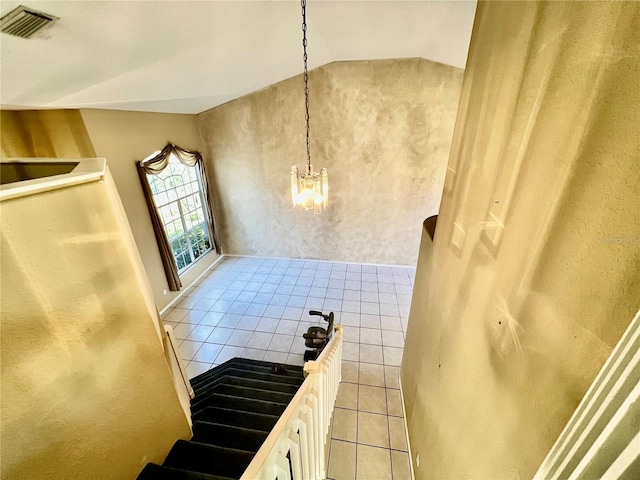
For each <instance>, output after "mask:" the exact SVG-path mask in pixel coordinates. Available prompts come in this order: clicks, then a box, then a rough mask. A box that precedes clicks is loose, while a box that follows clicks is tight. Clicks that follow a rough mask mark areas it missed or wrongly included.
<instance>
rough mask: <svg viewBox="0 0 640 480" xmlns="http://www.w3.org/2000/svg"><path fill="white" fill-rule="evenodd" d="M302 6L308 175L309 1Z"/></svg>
mask: <svg viewBox="0 0 640 480" xmlns="http://www.w3.org/2000/svg"><path fill="white" fill-rule="evenodd" d="M300 4H301V5H302V48H303V51H304V55H303V56H302V59H303V60H304V109H305V118H306V120H307V173H311V144H310V142H309V73H308V71H307V0H300Z"/></svg>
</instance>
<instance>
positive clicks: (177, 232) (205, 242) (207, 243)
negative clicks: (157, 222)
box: [147, 156, 211, 271]
mask: <svg viewBox="0 0 640 480" xmlns="http://www.w3.org/2000/svg"><path fill="white" fill-rule="evenodd" d="M199 177H200V173H199V171H198V169H197V167H188V166H186V165H184V164H182V163H181V162H180V161H179V160H178V159H177V158H175V157H173V156H171V157H170V158H169V166H168V167H167V168H165V169H164V170H163V171H162V172H161V173H160V174H159V175H148V176H147V180H148V182H149V186H150V188H151V191H152V193H153V197H154V201H155V203H156V206H157V207H158V211H159V213H160V217H161V220H162V223H163V224H164V227H165V231H166V233H167V237H168V238H169V242H170V245H171V250H172V252H173V254H174V257H175V259H176V263H177V265H178V270H179V271H181V270H184V269H185V268H187V267H188V266H189V265H190V264H191V263H192V262H193V261H194V260H195V259H197V258H199V257H201V256H202V255H203V254H204V253H205V252H207V251H209V250H210V249H211V238H210V234H209V230H208V228H207V224H206V221H205V219H206V218H207V215H206V214H205V210H204V208H206V207H205V206H204V205H203V204H202V197H201V192H200V189H201V185H200V180H199ZM185 229H186V232H185ZM186 235H189V242H187V237H186Z"/></svg>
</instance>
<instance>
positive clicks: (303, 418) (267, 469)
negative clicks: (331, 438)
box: [240, 325, 342, 480]
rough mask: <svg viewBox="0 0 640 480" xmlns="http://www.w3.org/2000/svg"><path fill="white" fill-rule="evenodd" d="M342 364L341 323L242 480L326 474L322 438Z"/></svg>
mask: <svg viewBox="0 0 640 480" xmlns="http://www.w3.org/2000/svg"><path fill="white" fill-rule="evenodd" d="M341 367H342V325H336V327H335V333H334V335H333V338H332V339H331V340H330V341H329V343H328V344H327V346H326V347H325V348H324V350H323V351H322V353H321V354H320V356H319V357H318V359H317V360H315V361H310V362H306V363H305V366H304V371H305V374H306V378H305V380H304V382H303V383H302V385H301V386H300V388H299V389H298V391H297V392H296V394H295V395H294V397H293V399H292V400H291V402H290V403H289V405H288V406H287V408H286V409H285V411H284V412H283V414H282V415H281V416H280V418H279V419H278V421H277V422H276V424H275V426H274V427H273V429H272V430H271V433H269V436H268V437H267V438H266V440H265V441H264V443H263V444H262V446H261V447H260V449H259V450H258V452H257V453H256V455H255V457H253V460H252V461H251V463H250V464H249V466H248V467H247V469H246V470H245V472H244V473H243V474H242V477H240V480H257V479H264V480H273V479H274V478H276V477H278V479H279V480H285V479H286V480H303V479H304V480H311V479H317V480H320V479H323V478H325V476H326V475H325V463H326V462H325V448H324V447H325V442H326V437H327V433H328V432H329V425H330V421H331V415H332V413H333V407H334V404H335V399H336V395H337V393H338V385H339V384H340V380H341V371H342V370H341Z"/></svg>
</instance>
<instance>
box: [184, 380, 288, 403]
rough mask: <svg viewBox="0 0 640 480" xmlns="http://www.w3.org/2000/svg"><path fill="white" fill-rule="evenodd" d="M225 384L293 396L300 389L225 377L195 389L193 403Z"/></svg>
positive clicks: (267, 382) (285, 384)
mask: <svg viewBox="0 0 640 480" xmlns="http://www.w3.org/2000/svg"><path fill="white" fill-rule="evenodd" d="M223 383H224V384H227V385H241V386H247V387H252V388H259V389H262V390H272V391H276V392H284V393H292V394H295V392H297V391H298V388H299V385H290V384H288V383H276V382H269V381H266V380H258V379H255V378H246V377H242V376H236V375H225V376H223V377H221V378H217V379H215V380H213V381H212V382H211V383H210V384H207V385H206V386H203V387H202V388H200V389H195V388H194V390H195V393H196V396H195V398H194V399H193V400H192V403H195V402H197V401H198V399H199V397H201V396H202V395H203V394H204V392H206V391H207V390H208V389H209V388H212V387H214V386H215V385H218V384H223Z"/></svg>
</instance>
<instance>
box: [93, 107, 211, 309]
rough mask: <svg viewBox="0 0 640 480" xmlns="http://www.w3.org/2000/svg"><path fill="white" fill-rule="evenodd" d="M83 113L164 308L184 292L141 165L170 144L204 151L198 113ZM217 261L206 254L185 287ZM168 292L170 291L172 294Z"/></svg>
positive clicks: (189, 273)
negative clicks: (174, 286) (163, 254)
mask: <svg viewBox="0 0 640 480" xmlns="http://www.w3.org/2000/svg"><path fill="white" fill-rule="evenodd" d="M81 114H82V118H83V119H84V123H85V125H86V128H87V131H88V133H89V137H90V139H91V142H92V144H93V147H94V148H95V151H96V154H97V155H98V156H99V157H105V158H106V159H107V162H108V165H109V169H110V170H111V172H112V174H113V178H114V180H115V182H116V185H117V186H118V192H119V193H120V197H121V198H122V203H123V205H124V208H125V211H126V212H127V217H128V218H129V223H130V224H131V230H132V231H133V236H134V238H135V239H136V244H137V245H138V250H139V251H140V256H141V257H142V261H143V263H144V266H145V270H146V271H147V275H148V276H149V280H150V282H151V287H152V290H153V296H154V298H155V299H156V305H157V306H158V308H159V309H160V310H161V309H163V308H164V307H165V306H167V305H168V304H169V303H170V302H171V301H172V300H173V299H174V298H175V297H176V296H177V295H178V292H171V291H169V287H168V285H167V277H166V275H165V273H164V268H163V267H162V261H161V260H160V253H159V251H158V244H157V242H156V238H155V236H154V233H153V228H152V226H151V219H150V218H149V210H148V208H147V204H146V202H145V199H144V195H143V193H142V188H141V187H140V180H139V178H138V173H137V171H136V166H135V162H136V161H137V160H142V159H144V158H146V157H147V156H149V155H151V154H152V153H154V152H155V151H157V150H161V149H162V148H163V147H164V146H165V145H166V144H167V143H168V142H173V143H175V144H176V145H179V146H181V147H183V148H186V149H189V150H199V151H202V149H201V146H200V134H199V130H198V124H197V118H196V116H195V115H179V114H165V113H141V112H126V111H116V110H81ZM217 258H218V255H217V254H216V253H215V252H210V253H209V254H207V255H206V256H204V257H203V258H202V259H201V260H200V261H199V262H198V263H196V264H195V265H194V266H193V267H191V268H190V269H189V270H187V272H185V273H184V274H183V275H182V276H181V279H182V285H183V286H188V285H189V284H190V283H192V282H193V281H194V280H195V279H196V278H197V277H198V276H199V275H200V274H201V273H202V272H204V271H205V270H206V269H207V268H209V267H210V266H211V265H212V264H213V262H214V261H215V260H216V259H217ZM163 290H167V294H166V295H165V294H164V293H163Z"/></svg>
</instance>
